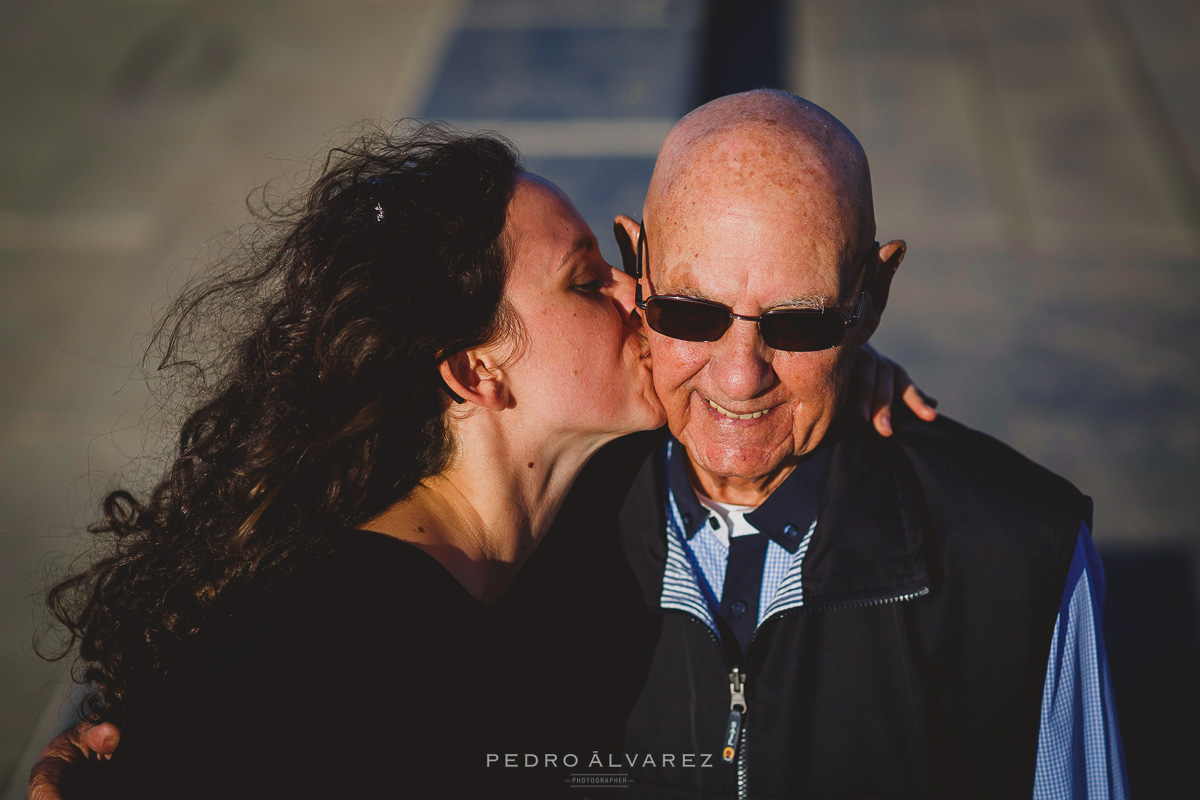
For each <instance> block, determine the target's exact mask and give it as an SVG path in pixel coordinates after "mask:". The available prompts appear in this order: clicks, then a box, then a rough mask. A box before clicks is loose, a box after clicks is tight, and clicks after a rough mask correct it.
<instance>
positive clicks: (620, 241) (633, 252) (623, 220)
mask: <svg viewBox="0 0 1200 800" xmlns="http://www.w3.org/2000/svg"><path fill="white" fill-rule="evenodd" d="M639 227H640V226H639V225H638V222H637V220H635V219H634V218H633V217H627V216H625V215H624V214H620V215H618V216H617V218H616V219H614V220H613V236H615V237H617V247H619V248H620V250H621V269H623V270H625V274H626V275H632V274H633V271H634V269H636V268H637V237H638V228H639Z"/></svg>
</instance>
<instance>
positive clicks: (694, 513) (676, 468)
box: [666, 437, 830, 554]
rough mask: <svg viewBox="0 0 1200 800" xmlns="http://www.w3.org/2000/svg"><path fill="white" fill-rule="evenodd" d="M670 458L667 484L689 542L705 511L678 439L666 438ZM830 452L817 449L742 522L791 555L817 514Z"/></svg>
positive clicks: (706, 515)
mask: <svg viewBox="0 0 1200 800" xmlns="http://www.w3.org/2000/svg"><path fill="white" fill-rule="evenodd" d="M670 441H671V443H672V447H671V457H670V458H669V459H668V460H667V481H666V482H667V485H668V486H669V487H670V489H671V493H672V494H673V495H674V497H675V502H676V504H678V506H679V512H680V517H681V518H682V521H683V525H684V529H683V533H684V535H685V536H686V537H687V538H688V540H689V541H690V540H691V539H692V537H694V536H695V535H696V534H697V533H698V532H699V531H700V528H702V527H703V526H704V524H705V522H707V520H708V517H709V511H708V509H706V508H705V507H704V506H703V505H702V504H701V503H700V499H699V498H698V497H697V496H696V491H695V489H694V488H693V486H692V483H691V480H690V479H689V478H688V471H687V455H686V453H685V451H684V447H683V445H682V444H680V443H679V440H678V439H675V438H674V437H670ZM829 456H830V449H829V448H828V447H824V446H822V447H818V448H817V449H816V450H815V451H814V452H813V453H811V454H810V455H809V456H807V457H806V458H805V459H804V460H803V461H801V462H800V463H799V464H797V465H796V468H795V469H793V470H792V472H791V474H790V475H788V476H787V478H786V479H784V481H783V483H781V484H780V485H779V486H778V487H777V488H776V489H775V491H773V492H771V494H770V496H769V497H767V499H766V500H765V501H763V503H762V505H760V506H759V507H758V508H756V509H754V510H753V511H751V512H750V513H749V514H747V515H746V521H747V522H749V523H750V524H751V525H753V526H754V527H755V528H757V529H758V530H759V531H760V532H762V533H765V534H766V535H767V536H768V537H769V538H770V539H771V540H772V541H774V542H775V543H776V544H778V545H779V546H780V547H782V548H783V549H784V550H787V551H788V552H789V553H793V554H794V553H795V552H796V551H797V550H798V549H799V548H800V541H801V539H802V538H803V537H804V533H805V532H806V531H807V530H808V528H809V526H810V525H811V524H812V521H813V519H814V518H816V515H817V509H818V506H819V503H820V500H821V490H822V488H823V487H824V484H825V477H826V474H827V473H828V471H829Z"/></svg>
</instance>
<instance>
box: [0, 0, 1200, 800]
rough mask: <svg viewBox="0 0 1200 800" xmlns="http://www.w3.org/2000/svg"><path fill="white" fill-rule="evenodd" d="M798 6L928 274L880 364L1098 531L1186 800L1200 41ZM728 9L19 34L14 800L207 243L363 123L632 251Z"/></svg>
mask: <svg viewBox="0 0 1200 800" xmlns="http://www.w3.org/2000/svg"><path fill="white" fill-rule="evenodd" d="M10 5H11V4H10ZM767 5H770V6H771V7H772V9H774V10H776V11H779V12H780V17H779V24H777V25H776V26H775V27H774V28H773V29H772V30H774V32H775V34H776V37H775V38H776V39H777V40H778V45H779V47H778V51H779V52H778V55H779V56H780V57H781V60H780V62H779V63H778V64H777V65H776V67H775V68H776V70H777V75H778V80H776V81H771V82H777V83H780V84H782V85H785V86H787V87H788V88H791V89H794V90H797V91H799V92H800V93H802V94H805V95H806V96H809V97H811V98H812V99H814V100H815V101H817V102H818V103H821V104H822V105H824V106H826V107H827V108H829V109H830V110H831V111H833V112H834V113H835V114H837V115H838V116H839V117H841V118H842V119H843V120H845V121H846V122H847V124H849V125H850V127H851V128H852V129H853V130H855V131H856V133H858V134H859V136H860V138H861V139H862V140H863V142H864V144H865V146H866V148H867V151H868V153H869V154H870V155H871V160H872V168H873V170H874V178H875V188H876V201H877V217H878V219H879V224H880V235H881V236H887V237H892V236H897V237H903V238H906V239H907V240H908V242H909V245H910V256H909V258H908V260H907V261H906V262H905V264H904V267H903V269H902V272H901V276H900V279H899V280H898V283H897V286H896V289H895V296H894V299H893V301H892V305H891V307H890V309H889V313H888V318H887V319H886V321H885V325H884V329H883V330H882V331H881V334H880V337H879V342H880V344H881V345H882V347H883V348H884V349H885V350H886V351H888V352H891V353H892V354H893V355H896V356H898V357H899V358H900V359H901V360H902V361H903V362H904V363H905V364H907V365H909V366H910V367H911V369H912V371H913V373H914V374H915V375H916V376H917V377H918V378H919V379H920V380H921V381H922V383H923V384H924V385H926V386H927V387H928V388H929V389H930V390H931V391H933V392H934V393H935V394H936V395H937V396H938V397H939V398H940V399H941V401H942V404H943V409H944V410H945V411H947V412H948V413H950V414H951V415H953V416H955V417H957V418H959V419H961V420H963V421H964V422H967V423H968V424H971V425H974V426H976V427H980V428H984V429H986V430H988V431H990V432H992V433H994V434H996V435H997V436H999V437H1001V438H1003V439H1005V440H1007V441H1009V442H1011V443H1013V444H1015V445H1016V446H1017V447H1019V448H1020V449H1022V450H1023V451H1025V452H1026V453H1027V454H1029V455H1030V456H1031V457H1033V458H1035V459H1037V460H1039V461H1042V462H1043V463H1046V464H1047V465H1049V466H1051V467H1052V468H1054V469H1055V470H1057V471H1059V472H1061V473H1063V474H1065V475H1067V476H1068V477H1070V478H1071V479H1072V480H1073V481H1075V482H1076V483H1077V484H1078V485H1079V486H1081V488H1083V489H1084V490H1085V491H1087V492H1089V493H1090V494H1092V495H1093V496H1094V497H1095V498H1096V500H1097V530H1096V536H1097V541H1098V543H1099V545H1100V547H1101V550H1102V552H1103V554H1104V556H1105V558H1106V563H1107V566H1108V574H1109V605H1110V613H1109V617H1108V621H1107V632H1108V637H1109V641H1110V649H1111V651H1112V660H1113V671H1114V676H1115V678H1116V679H1117V684H1118V692H1119V697H1118V702H1119V705H1118V708H1119V710H1120V713H1121V716H1122V719H1123V722H1124V724H1125V729H1126V739H1127V750H1128V753H1129V758H1130V767H1131V772H1132V773H1133V787H1134V790H1135V792H1136V793H1137V794H1138V796H1146V797H1160V796H1163V797H1165V796H1177V795H1178V790H1179V789H1180V788H1181V787H1182V786H1183V785H1184V784H1183V780H1184V779H1183V778H1182V777H1180V775H1181V767H1180V765H1182V764H1183V763H1185V762H1184V758H1185V757H1186V756H1188V755H1189V753H1190V752H1192V751H1194V749H1195V747H1196V746H1197V745H1198V744H1200V742H1198V741H1197V737H1196V734H1195V733H1194V732H1189V731H1190V729H1192V728H1194V726H1189V730H1183V729H1182V727H1181V723H1182V721H1183V720H1184V719H1186V718H1187V717H1188V715H1192V718H1194V715H1195V714H1196V713H1200V698H1198V695H1197V691H1198V690H1197V689H1196V688H1195V684H1196V681H1195V676H1196V674H1197V669H1198V668H1200V645H1198V644H1197V641H1198V640H1197V634H1196V631H1197V622H1196V617H1197V608H1198V606H1197V595H1196V592H1195V588H1194V569H1195V564H1196V558H1197V556H1198V555H1200V554H1198V553H1197V550H1198V549H1200V545H1198V540H1200V537H1198V536H1197V533H1198V531H1197V523H1196V522H1195V520H1196V519H1197V517H1198V514H1200V495H1198V494H1197V493H1196V491H1195V485H1196V481H1197V478H1198V477H1200V469H1198V467H1200V415H1198V414H1197V413H1196V412H1197V411H1198V410H1200V403H1198V402H1197V400H1198V398H1200V353H1198V352H1197V346H1198V345H1197V343H1198V342H1200V337H1198V336H1197V334H1198V333H1200V330H1198V328H1200V317H1198V315H1197V313H1196V310H1195V309H1196V308H1197V307H1198V305H1197V304H1198V301H1200V272H1198V270H1197V267H1200V190H1198V188H1197V186H1198V181H1200V104H1198V103H1197V101H1196V98H1197V97H1200V85H1198V84H1200V69H1198V67H1200V58H1198V57H1197V56H1196V55H1195V54H1194V48H1192V47H1191V40H1192V39H1194V37H1195V35H1196V33H1197V32H1198V30H1200V9H1198V8H1197V7H1196V6H1195V4H1194V3H1190V2H1189V0H1151V1H1149V2H1135V0H1039V1H1037V2H1035V1H1034V0H1008V1H1007V2H999V1H998V0H997V2H981V1H979V0H976V1H973V2H972V1H969V2H955V1H954V0H909V1H908V2H900V1H899V0H893V1H892V2H884V1H883V0H870V1H868V0H850V2H841V1H837V0H801V1H800V2H779V3H771V4H767ZM710 6H711V7H712V8H715V9H716V12H717V13H718V14H719V13H720V11H721V9H722V7H723V4H722V3H721V2H715V3H714V4H708V3H703V2H701V0H687V1H684V0H621V2H603V1H602V0H591V1H590V2H574V3H563V2H550V1H549V0H511V1H509V2H501V1H500V0H493V1H492V2H485V1H484V0H476V1H475V2H467V3H447V2H436V3H435V2H433V0H421V1H420V2H412V1H411V0H410V1H409V2H403V3H390V4H379V3H375V2H370V1H369V0H361V2H341V3H337V4H334V3H328V4H326V3H308V4H303V5H299V6H297V5H295V4H288V5H285V4H282V3H272V2H243V3H239V4H232V3H229V4H226V3H216V4H206V5H204V6H203V11H201V10H200V7H198V6H196V5H194V4H191V3H184V2H175V3H170V2H160V3H154V4H152V3H144V2H136V0H125V1H124V2H121V1H119V0H100V1H99V2H92V3H88V4H84V3H81V2H74V3H65V2H44V3H42V4H39V5H36V6H26V7H20V8H17V7H13V8H8V9H6V14H5V17H6V25H5V27H4V29H3V31H0V43H2V45H3V46H2V47H0V65H2V66H3V67H4V69H2V70H0V85H2V86H3V92H4V94H3V97H4V98H5V100H6V105H7V107H8V113H7V114H6V119H8V120H10V122H9V124H8V125H6V126H4V127H3V128H0V143H2V144H3V145H4V152H5V153H6V157H5V158H4V159H3V163H2V164H0V281H2V291H0V310H2V314H0V358H2V359H3V364H4V367H5V375H6V377H7V378H8V380H7V382H6V383H5V386H4V389H3V390H2V391H0V453H3V454H4V456H3V460H2V461H0V786H3V785H4V780H5V776H6V775H7V774H9V773H10V772H13V770H14V767H15V765H16V763H17V762H18V761H19V760H20V758H21V752H22V748H24V747H25V744H26V740H27V738H28V735H29V733H30V731H31V730H32V729H33V728H34V726H35V725H36V724H37V722H38V720H39V718H40V717H43V711H44V709H45V707H46V706H47V705H48V704H51V703H52V702H53V700H54V698H55V697H56V696H57V693H58V689H57V688H55V687H54V686H53V685H52V684H51V682H52V681H55V680H59V679H60V678H61V670H60V668H57V667H50V666H47V665H45V664H42V663H41V662H39V661H38V660H37V659H36V658H34V657H33V656H32V655H31V654H30V652H29V642H30V638H31V636H32V635H33V631H34V627H35V626H34V622H35V621H36V615H35V612H34V611H33V608H34V604H33V603H32V601H31V600H30V597H31V595H32V593H34V592H35V591H36V590H37V589H38V588H39V587H40V586H42V585H43V572H44V569H45V568H46V563H47V562H46V561H45V557H46V556H47V554H49V553H53V552H67V553H70V552H77V551H78V549H79V546H80V540H79V538H78V537H75V536H72V535H71V533H72V531H75V530H77V529H78V528H80V527H81V526H82V525H83V524H84V523H86V522H87V521H88V520H89V518H90V515H91V511H90V509H91V503H92V502H93V499H94V497H95V496H96V495H97V494H98V493H99V492H101V491H102V490H103V489H104V488H105V487H106V486H107V485H109V483H110V481H111V480H112V479H113V478H112V475H113V470H115V469H118V468H122V467H126V466H128V465H130V464H134V469H135V473H134V475H135V477H136V476H137V474H138V473H137V471H136V463H135V462H133V459H134V458H135V457H136V456H138V455H139V454H141V453H142V452H144V451H145V450H146V449H147V448H151V449H152V447H153V443H154V435H153V434H154V432H155V431H154V428H153V426H152V425H150V426H149V427H147V425H146V424H144V420H143V404H144V398H145V393H144V390H143V386H142V384H141V383H140V382H139V381H138V380H137V379H136V376H135V377H134V378H132V379H131V365H132V364H133V363H134V361H135V358H136V356H135V353H136V351H137V348H138V346H139V342H140V341H141V339H140V338H139V336H140V334H139V332H143V331H146V330H147V329H148V328H149V325H150V320H151V309H152V307H153V306H154V304H155V303H156V301H159V300H161V298H164V297H166V296H167V295H168V294H169V293H170V292H171V291H172V290H174V289H177V288H178V286H179V285H180V283H181V282H182V280H183V279H184V278H185V277H186V275H187V274H188V272H189V270H190V269H192V268H193V266H192V263H193V260H194V259H196V258H197V257H199V259H200V260H201V262H202V261H203V260H204V259H205V258H206V257H207V251H206V249H205V242H206V240H207V238H208V237H209V236H210V235H211V234H212V233H214V232H216V231H219V230H221V229H223V228H227V227H233V226H236V225H237V224H239V223H240V222H241V221H242V220H243V219H244V213H243V211H242V206H241V199H242V197H243V196H244V194H245V192H246V191H247V190H248V189H249V188H250V187H251V186H253V185H255V184H256V183H259V182H261V181H263V180H265V179H267V178H270V177H272V176H275V175H277V174H278V173H279V172H280V170H281V166H280V162H282V163H283V166H285V167H286V166H287V165H288V164H291V165H293V166H294V165H295V163H296V162H295V161H294V159H295V158H296V157H298V156H300V155H301V154H303V153H305V152H312V151H313V148H314V146H316V145H318V144H319V143H321V142H322V141H323V137H324V136H325V134H327V133H329V132H331V131H333V130H334V129H335V128H337V127H338V126H340V125H342V124H344V123H346V122H349V121H352V120H354V119H358V118H361V117H377V116H401V115H404V114H408V113H421V114H426V115H430V116H438V117H447V118H452V119H454V120H457V121H459V122H460V123H461V124H463V125H465V126H467V127H495V128H498V129H500V130H502V131H504V132H506V133H508V134H509V135H510V136H511V137H512V138H513V139H514V140H515V141H516V142H517V143H518V144H519V145H520V146H521V147H522V149H523V150H524V151H525V152H526V153H527V155H528V157H529V159H528V160H529V164H530V167H531V168H532V169H533V170H535V171H538V172H541V173H543V174H545V175H547V176H549V177H551V178H552V179H554V180H556V181H558V182H559V183H560V184H561V185H562V186H563V187H564V188H565V189H566V190H567V191H568V193H569V194H571V196H572V197H574V198H575V199H576V201H577V203H578V205H579V206H580V208H581V210H582V211H583V212H584V215H585V216H586V217H587V218H588V219H589V221H590V222H591V223H592V224H593V227H595V228H596V230H597V233H598V234H599V235H600V236H601V239H602V241H603V240H604V239H605V236H606V234H605V232H606V231H607V230H608V228H609V220H611V217H612V215H613V214H614V213H618V212H628V213H636V212H637V210H638V208H639V207H640V193H641V191H642V190H643V189H644V184H645V180H646V178H647V177H648V175H649V170H650V167H651V164H652V162H653V155H654V152H655V150H656V149H657V145H658V142H659V140H660V139H661V136H662V134H663V133H664V132H665V130H666V129H667V127H669V125H670V124H671V122H672V121H673V120H674V119H675V118H677V117H678V116H679V115H680V114H681V113H683V112H684V111H686V110H687V109H688V108H690V107H691V106H692V105H694V103H695V101H696V100H697V99H698V98H699V97H701V96H703V93H704V92H705V90H706V87H707V86H710V85H711V78H712V75H711V72H712V67H713V64H714V63H719V59H716V60H714V56H720V55H721V54H722V52H721V51H718V52H714V51H713V50H712V48H711V46H707V47H706V42H707V43H711V42H713V41H718V42H719V41H722V40H721V39H720V38H719V37H718V38H713V37H712V36H709V37H708V38H706V37H705V35H704V32H705V20H706V19H707V18H708V17H706V14H707V13H708V12H709V11H710ZM755 24H761V23H755ZM751 33H753V31H751ZM751 41H755V40H754V39H753V38H751ZM732 46H733V45H730V47H732ZM764 49H769V48H764ZM733 60H734V61H735V62H737V63H743V62H744V63H749V62H748V61H746V60H745V59H741V58H735V59H733ZM701 76H705V77H704V80H701ZM735 77H736V76H735ZM735 84H736V81H735ZM735 88H740V87H736V86H735ZM14 121H15V123H14ZM267 154H278V155H267ZM605 248H606V253H608V254H609V257H610V258H615V253H614V252H613V249H612V248H611V246H609V245H608V244H607V242H606V243H605ZM140 474H141V475H142V476H143V477H145V476H146V475H148V474H150V470H148V468H146V467H142V469H141V473H140ZM44 724H45V725H47V726H52V725H53V724H54V723H53V720H52V719H51V718H45V719H44ZM39 735H40V734H39ZM13 796H16V795H13Z"/></svg>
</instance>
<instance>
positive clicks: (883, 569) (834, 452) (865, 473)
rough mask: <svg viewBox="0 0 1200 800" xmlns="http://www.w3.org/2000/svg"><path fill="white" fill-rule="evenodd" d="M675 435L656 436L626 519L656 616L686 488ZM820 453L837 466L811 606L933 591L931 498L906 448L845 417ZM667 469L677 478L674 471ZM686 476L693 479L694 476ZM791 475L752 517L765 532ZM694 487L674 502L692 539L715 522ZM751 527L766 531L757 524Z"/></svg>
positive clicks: (813, 566)
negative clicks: (669, 504) (670, 508)
mask: <svg viewBox="0 0 1200 800" xmlns="http://www.w3.org/2000/svg"><path fill="white" fill-rule="evenodd" d="M667 435H668V434H666V433H665V430H664V431H663V432H662V433H661V434H660V435H659V436H656V437H655V441H657V442H658V443H659V446H658V447H653V448H651V450H650V452H649V453H647V454H646V456H645V460H644V461H643V462H642V465H641V469H640V471H639V473H638V475H637V478H636V479H635V480H634V482H633V486H632V487H631V489H630V491H629V494H628V495H627V497H626V500H625V502H624V504H623V505H622V507H621V510H620V512H619V514H618V520H619V525H620V529H621V540H622V547H623V548H624V549H625V553H626V557H627V559H628V561H629V564H630V566H631V567H632V568H633V570H634V573H635V574H636V575H637V577H638V580H639V582H640V583H641V586H642V590H643V593H644V596H645V600H646V602H647V605H648V607H650V608H651V609H654V610H660V609H659V607H658V603H659V598H660V596H661V594H662V585H663V584H662V581H663V574H664V567H665V563H666V552H667V547H666V518H665V515H664V511H663V509H664V498H665V494H664V492H665V488H666V486H667V485H668V482H670V483H671V485H673V486H674V485H675V482H676V481H678V480H679V477H678V476H672V475H671V474H664V467H663V457H662V449H661V444H662V442H665V440H666V436H667ZM820 450H826V452H827V453H828V462H829V463H828V467H827V469H828V473H827V478H826V480H825V483H824V489H823V491H822V493H821V500H820V504H819V506H818V509H819V510H818V512H817V526H816V530H815V532H814V534H813V537H812V540H811V543H810V545H809V548H808V552H807V553H806V555H805V557H804V574H803V584H804V604H805V606H808V607H818V608H832V607H844V606H856V605H869V604H873V603H882V602H892V601H896V600H902V599H907V598H909V597H912V596H917V595H921V594H925V593H926V592H928V591H929V578H928V569H927V567H926V557H925V546H926V542H927V541H928V536H927V525H926V522H925V518H926V515H925V513H924V511H923V509H924V499H923V496H922V493H921V488H920V485H919V484H918V482H917V480H916V476H915V474H914V473H913V470H912V467H911V465H909V463H908V461H907V459H906V458H905V457H904V456H903V454H902V453H901V451H900V448H899V447H898V446H897V445H896V444H895V443H894V442H893V441H892V440H891V439H884V438H883V437H880V436H879V435H878V434H876V433H875V432H874V430H873V429H871V428H869V427H868V425H867V423H865V422H863V421H861V420H858V419H856V418H854V417H853V416H852V415H849V414H847V415H843V419H841V420H839V422H838V423H837V424H836V425H834V426H833V428H832V429H831V430H830V432H829V434H828V435H827V436H826V440H825V442H824V443H822V446H821V448H818V452H819V451H820ZM806 463H807V462H806ZM666 469H667V471H668V473H670V472H671V471H672V470H673V469H674V468H673V467H672V466H670V465H668V466H667V467H666ZM682 477H683V480H684V481H686V479H687V476H686V471H683V475H682ZM791 477H792V476H789V479H788V480H786V481H784V483H783V484H781V485H780V488H779V489H776V491H775V492H773V493H772V495H771V497H769V498H768V499H767V501H765V502H764V503H763V505H762V506H761V507H760V508H759V509H757V510H755V512H753V513H754V514H756V515H758V514H760V513H761V512H766V513H765V514H763V515H762V516H763V517H764V518H765V519H764V521H763V524H764V525H769V524H770V521H771V520H776V521H778V520H786V519H787V512H788V505H789V502H788V501H789V500H790V499H791V498H790V495H789V494H783V495H779V496H778V498H776V495H778V493H779V491H780V489H783V488H784V487H785V486H787V484H788V483H789V481H790V480H791ZM801 483H803V481H801ZM687 489H688V491H687V492H682V491H679V490H676V492H675V494H676V502H682V501H685V500H690V502H691V503H694V506H693V507H692V508H691V509H690V512H689V513H691V514H693V516H692V520H691V522H690V523H689V524H688V526H687V527H688V528H689V530H688V531H687V534H688V535H689V536H692V535H694V534H695V532H696V531H697V530H698V529H699V525H700V524H703V522H704V520H705V519H706V517H707V515H706V514H705V513H704V510H703V507H701V506H700V504H699V501H698V500H697V499H696V496H695V493H694V492H693V491H692V490H691V485H690V483H688V484H687ZM789 491H790V490H789ZM768 504H770V507H768ZM697 509H699V510H698V511H697ZM748 518H749V515H748ZM752 522H754V524H755V526H756V527H758V521H757V520H752ZM761 529H762V528H760V530H761Z"/></svg>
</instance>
